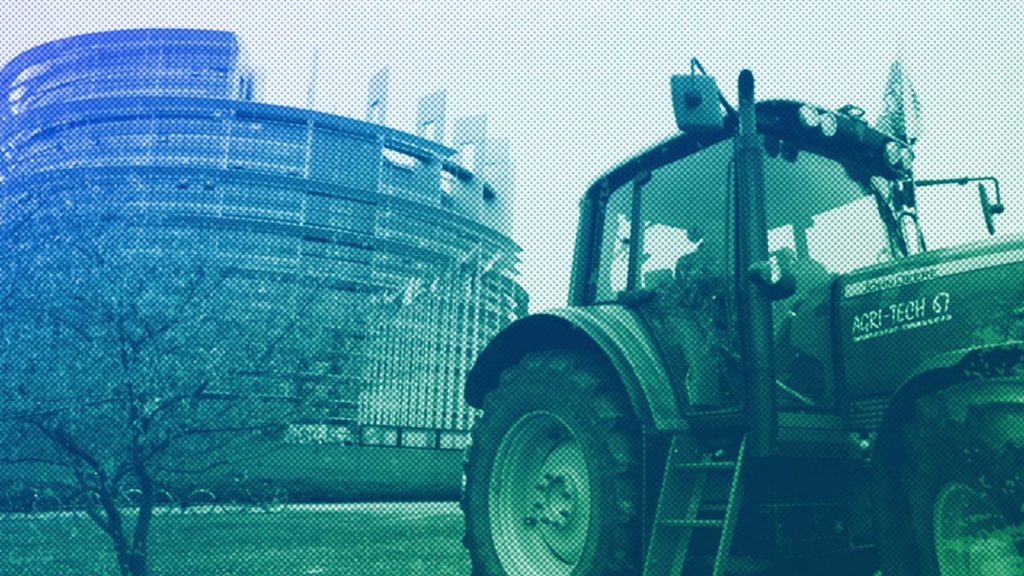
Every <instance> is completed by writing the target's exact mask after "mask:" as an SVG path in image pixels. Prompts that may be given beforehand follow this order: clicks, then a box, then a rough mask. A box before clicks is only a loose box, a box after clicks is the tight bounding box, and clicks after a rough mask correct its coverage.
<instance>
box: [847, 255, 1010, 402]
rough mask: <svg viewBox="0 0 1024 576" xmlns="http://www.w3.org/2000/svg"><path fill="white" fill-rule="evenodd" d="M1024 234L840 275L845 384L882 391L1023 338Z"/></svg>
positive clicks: (862, 391)
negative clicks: (972, 352) (978, 350)
mask: <svg viewBox="0 0 1024 576" xmlns="http://www.w3.org/2000/svg"><path fill="white" fill-rule="evenodd" d="M1022 278H1024V235H1014V236H1001V237H999V238H991V239H987V240H984V241H980V242H975V243H972V244H967V245H963V246H958V247H955V248H948V249H943V250H936V251H933V252H927V253H923V254H919V255H916V256H913V257H910V258H904V259H900V260H897V261H894V262H889V263H885V264H880V265H877V266H872V267H870V268H866V269H862V270H859V271H857V272H854V273H851V274H849V275H846V276H844V277H842V278H841V279H840V280H839V282H838V285H837V286H836V292H835V293H834V294H835V297H836V298H837V300H838V303H839V306H838V309H839V313H838V316H837V317H836V322H837V325H836V326H835V327H834V332H833V334H834V335H835V338H836V342H837V343H838V345H839V347H840V354H839V355H838V357H840V358H842V359H843V364H842V368H841V369H842V371H843V375H844V376H845V380H846V384H847V386H846V389H847V390H850V391H853V392H851V396H853V397H852V398H851V400H852V401H853V404H854V405H855V406H856V405H857V397H861V398H864V397H870V396H875V397H880V396H881V395H888V394H891V392H892V391H893V390H894V389H895V388H896V387H898V386H899V385H900V384H902V383H903V382H905V381H906V380H908V379H909V378H911V377H913V376H914V375H916V374H918V373H920V372H922V371H924V370H928V369H932V368H937V367H941V366H944V365H950V364H953V363H955V362H957V361H958V360H959V358H960V357H961V356H962V355H963V354H964V353H966V352H967V351H969V350H971V349H975V348H980V347H987V346H993V345H998V344H1003V343H1006V342H1011V341H1016V340H1022V339H1024V281H1022Z"/></svg>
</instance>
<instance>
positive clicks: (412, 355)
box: [0, 29, 526, 445]
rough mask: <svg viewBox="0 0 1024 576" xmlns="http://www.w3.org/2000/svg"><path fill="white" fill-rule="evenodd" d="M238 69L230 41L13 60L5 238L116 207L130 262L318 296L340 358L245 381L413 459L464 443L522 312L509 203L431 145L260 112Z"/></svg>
mask: <svg viewBox="0 0 1024 576" xmlns="http://www.w3.org/2000/svg"><path fill="white" fill-rule="evenodd" d="M241 62H242V60H241V59H240V48H239V42H238V40H237V38H236V37H235V35H234V34H231V33H227V32H217V31H204V30H164V29H160V30H157V29H153V30H127V31H114V32H103V33H97V34H88V35H83V36H76V37H72V38H67V39H63V40H58V41H55V42H51V43H48V44H44V45H40V46H37V47H35V48H33V49H31V50H28V51H26V52H24V53H22V54H21V55H19V56H17V57H16V58H15V59H14V60H12V61H11V62H9V63H8V64H7V65H6V66H5V67H4V68H3V69H2V70H0V105H2V110H0V158H2V162H0V177H2V179H3V180H2V182H0V187H2V195H0V230H2V226H3V221H4V219H5V213H6V215H7V220H8V221H9V220H10V219H11V216H12V214H14V213H15V212H16V211H17V210H18V209H19V207H20V206H25V205H26V199H31V198H32V197H33V195H53V194H70V195H76V194H77V195H79V196H80V197H82V198H85V197H86V196H87V195H86V194H84V192H85V191H88V190H94V191H95V190H103V191H104V192H103V198H104V199H103V202H104V203H105V204H107V205H108V206H110V205H116V206H118V207H120V208H121V209H124V210H127V211H132V212H133V213H136V214H145V215H147V216H151V218H147V220H146V221H147V222H151V223H152V224H151V226H149V227H148V228H145V229H144V230H142V231H141V232H140V233H139V234H137V235H135V236H132V237H126V238H125V243H126V248H128V249H133V250H137V251H145V250H161V251H174V250H181V251H183V252H186V251H188V250H195V247H196V246H201V247H202V250H203V251H204V253H205V254H206V255H207V256H208V257H213V258H220V259H225V260H231V261H232V262H234V263H237V265H238V266H239V267H241V268H244V269H245V271H246V272H247V275H246V278H247V280H246V282H248V284H247V285H246V286H245V287H244V288H243V290H244V291H245V293H246V294H247V297H248V298H250V299H251V306H252V307H254V308H256V309H264V310H270V311H272V310H273V309H274V308H275V307H276V306H281V305H283V304H282V303H285V302H288V301H289V298H291V297H292V296H291V295H292V294H293V290H292V288H291V286H293V285H294V284H295V283H296V282H298V281H301V280H302V279H315V280H316V282H317V284H316V285H317V286H320V287H321V288H319V289H320V290H321V292H322V293H321V295H320V296H321V297H322V298H321V299H320V301H321V302H322V304H320V305H318V306H317V307H316V308H315V309H314V310H308V311H306V312H307V314H306V316H305V317H304V327H303V330H305V331H306V332H307V333H309V334H315V336H316V337H317V338H320V339H321V340H322V341H325V342H329V343H330V346H329V347H328V348H329V350H328V352H327V353H322V352H321V353H317V355H314V356H309V355H306V356H303V353H302V351H301V350H299V351H298V352H297V355H298V356H299V357H300V358H299V359H298V360H296V361H295V362H294V363H293V364H291V365H289V366H288V367H285V368H282V369H280V370H278V371H277V372H275V373H273V374H263V375H258V376H252V375H249V376H245V377H249V378H252V379H253V382H252V385H253V386H259V387H261V388H263V389H266V390H268V391H270V392H274V393H283V394H298V393H302V391H303V390H305V389H307V388H308V387H316V388H318V389H320V390H321V391H326V393H327V394H328V396H329V397H330V398H332V399H333V402H334V414H333V416H334V417H335V418H336V419H337V420H339V421H358V422H359V423H361V424H362V425H363V426H364V428H366V429H368V430H372V429H373V428H374V427H375V426H376V427H381V429H382V430H384V429H403V430H406V429H422V430H423V431H434V435H433V436H432V437H429V438H428V437H424V438H425V439H422V440H421V439H420V437H419V436H417V435H416V434H414V433H413V432H412V431H410V432H408V433H407V434H408V438H407V443H411V444H416V443H423V444H427V445H429V444H431V443H439V444H443V445H450V444H453V443H457V442H458V437H459V436H458V434H457V432H458V431H462V430H466V429H467V428H468V427H469V425H470V422H471V420H472V417H473V415H472V413H471V410H470V409H468V408H467V406H466V405H465V403H464V402H463V400H462V384H463V381H464V377H465V373H466V371H467V370H468V368H469V365H470V363H471V361H472V359H473V358H474V357H475V355H476V353H477V351H478V350H479V349H480V348H481V347H482V346H483V345H484V344H485V343H486V341H487V340H488V338H489V337H490V336H492V335H493V334H494V333H495V332H496V331H497V330H499V329H500V328H501V327H502V326H504V325H505V324H507V323H508V322H509V321H511V320H512V319H514V318H515V317H516V316H517V315H518V314H522V313H524V312H525V307H526V297H525V294H524V293H523V291H522V289H521V288H520V286H519V285H518V284H517V282H516V272H515V264H516V262H517V254H518V252H519V248H518V247H517V246H516V244H515V243H514V242H513V241H512V240H511V239H510V238H509V232H510V222H511V213H510V210H511V205H512V198H511V190H509V189H507V188H505V187H503V186H502V184H503V183H501V182H494V183H493V184H492V183H488V182H486V181H485V180H484V179H483V178H480V177H478V176H477V175H475V174H473V173H472V172H470V171H469V170H466V169H465V168H463V167H462V166H460V165H459V164H458V163H457V162H456V158H457V156H456V151H455V150H453V149H451V148H449V147H446V146H443V145H441V144H439V143H436V142H433V141H431V140H427V139H425V138H421V137H417V136H415V135H412V134H409V133H405V132H401V131H398V130H394V129H390V128H387V127H384V126H381V125H378V124H373V123H369V122H363V121H360V120H355V119H352V118H346V117H342V116H337V115H331V114H324V113H319V112H315V111H311V110H305V109H298V108H292V107H283V106H275V105H270V104H264V103H258V102H255V101H253V100H252V98H253V92H254V89H255V88H256V87H255V86H254V85H253V79H252V78H253V76H252V74H251V72H250V71H249V70H247V69H246V67H245V66H244V65H242V64H241ZM93 196H94V195H93ZM83 202H84V200H83ZM185 236H188V237H189V238H191V239H192V240H191V241H190V242H188V243H184V242H182V241H181V239H182V238H183V237H185ZM196 239H198V240H196ZM311 354H312V353H311ZM239 377H243V375H240V376H239ZM438 430H443V431H452V434H451V435H450V437H449V436H445V435H444V434H438V433H436V431H438ZM380 438H382V439H379V441H381V442H390V440H388V435H387V434H385V435H383V436H381V437H380Z"/></svg>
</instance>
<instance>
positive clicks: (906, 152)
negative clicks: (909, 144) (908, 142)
mask: <svg viewBox="0 0 1024 576" xmlns="http://www.w3.org/2000/svg"><path fill="white" fill-rule="evenodd" d="M900 161H901V162H902V163H903V168H904V169H905V170H910V165H911V164H913V162H914V151H913V150H911V149H910V148H905V147H900Z"/></svg>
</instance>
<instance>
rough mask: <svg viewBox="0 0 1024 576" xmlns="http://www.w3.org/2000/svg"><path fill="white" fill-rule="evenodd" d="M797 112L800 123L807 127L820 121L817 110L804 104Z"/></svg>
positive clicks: (811, 126)
mask: <svg viewBox="0 0 1024 576" xmlns="http://www.w3.org/2000/svg"><path fill="white" fill-rule="evenodd" d="M798 114H799V115H800V123H801V124H803V125H804V126H806V127H807V128H813V127H815V126H817V125H818V122H820V121H821V117H820V116H819V115H818V111H817V110H815V109H814V108H812V107H810V106H808V105H806V104H804V105H803V106H801V107H800V111H799V112H798Z"/></svg>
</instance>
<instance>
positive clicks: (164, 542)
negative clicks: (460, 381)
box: [0, 502, 469, 576]
mask: <svg viewBox="0 0 1024 576" xmlns="http://www.w3.org/2000/svg"><path fill="white" fill-rule="evenodd" d="M461 536H462V514H461V513H460V511H459V508H458V505H457V504H455V503H452V502H417V503H363V504H340V505H324V506H316V505H301V506H300V505H292V506H290V507H289V508H288V509H286V510H284V511H282V512H278V513H273V514H268V513H254V512H250V513H239V512H226V513H225V512H219V513H198V514H180V513H172V514H161V515H159V516H158V517H157V518H156V520H155V524H154V529H153V534H152V537H151V544H150V545H151V552H150V566H151V568H152V573H153V574H154V575H155V576H161V575H171V574H187V575H190V576H192V575H195V576H233V575H250V574H252V575H259V576H263V575H266V576H285V575H287V576H301V575H305V574H309V575H339V576H340V575H345V576H371V575H372V576H388V575H392V574H395V575H400V576H434V575H437V576H449V575H450V576H455V575H458V576H466V575H468V574H469V557H468V555H467V554H466V552H465V550H464V549H463V548H462V545H461V543H460V541H461ZM109 550H110V544H109V541H108V540H107V539H106V537H105V536H104V535H103V534H102V533H101V532H100V531H99V529H98V528H96V527H95V525H93V524H92V523H91V521H89V520H88V519H86V518H84V517H81V516H75V515H70V514H63V515H50V516H46V517H35V518H26V517H20V516H19V517H14V518H4V519H0V575H2V576H8V575H10V576H16V575H25V576H28V575H32V576H36V575H38V576H44V575H45V576H65V575H66V576H101V575H102V576H107V575H113V574H116V573H117V570H116V566H115V564H114V560H113V553H112V552H109Z"/></svg>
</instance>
